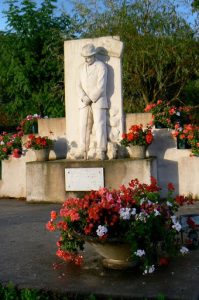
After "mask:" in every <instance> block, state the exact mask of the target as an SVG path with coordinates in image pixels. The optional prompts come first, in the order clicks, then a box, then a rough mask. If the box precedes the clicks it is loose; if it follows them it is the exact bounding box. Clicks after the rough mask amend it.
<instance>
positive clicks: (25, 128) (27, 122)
mask: <svg viewBox="0 0 199 300" xmlns="http://www.w3.org/2000/svg"><path fill="white" fill-rule="evenodd" d="M38 119H41V116H40V115H37V114H34V115H28V116H27V117H26V118H25V119H23V120H22V121H21V122H20V124H19V126H18V127H17V130H19V131H22V132H23V134H28V133H37V132H34V130H35V131H37V129H34V128H37V127H38V126H37V121H38Z"/></svg>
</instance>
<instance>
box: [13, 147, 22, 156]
mask: <svg viewBox="0 0 199 300" xmlns="http://www.w3.org/2000/svg"><path fill="white" fill-rule="evenodd" d="M12 156H13V157H15V158H19V157H21V150H20V149H17V148H16V149H14V150H13V152H12Z"/></svg>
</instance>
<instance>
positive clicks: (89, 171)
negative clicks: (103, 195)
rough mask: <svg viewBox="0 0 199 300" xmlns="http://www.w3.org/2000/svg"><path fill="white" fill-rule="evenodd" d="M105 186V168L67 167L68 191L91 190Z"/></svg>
mask: <svg viewBox="0 0 199 300" xmlns="http://www.w3.org/2000/svg"><path fill="white" fill-rule="evenodd" d="M101 187H104V172H103V168H67V169H65V189H66V191H71V192H72V191H91V190H98V189H99V188H101Z"/></svg>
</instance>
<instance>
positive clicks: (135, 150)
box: [128, 145, 146, 158]
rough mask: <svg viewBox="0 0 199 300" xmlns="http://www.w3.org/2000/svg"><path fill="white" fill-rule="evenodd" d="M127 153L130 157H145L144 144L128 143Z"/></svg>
mask: <svg viewBox="0 0 199 300" xmlns="http://www.w3.org/2000/svg"><path fill="white" fill-rule="evenodd" d="M128 153H129V156H130V157H131V158H145V157H146V146H138V145H135V146H134V145H130V146H129V147H128Z"/></svg>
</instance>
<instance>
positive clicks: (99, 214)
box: [46, 178, 190, 274]
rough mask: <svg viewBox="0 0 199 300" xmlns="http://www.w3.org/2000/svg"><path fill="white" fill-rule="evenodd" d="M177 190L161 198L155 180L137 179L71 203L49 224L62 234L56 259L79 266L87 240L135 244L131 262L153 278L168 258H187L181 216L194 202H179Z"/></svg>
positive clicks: (87, 195) (49, 226)
mask: <svg viewBox="0 0 199 300" xmlns="http://www.w3.org/2000/svg"><path fill="white" fill-rule="evenodd" d="M173 189H174V187H173V185H172V184H169V185H168V196H167V197H166V198H165V199H162V198H161V196H160V188H159V186H158V185H157V182H156V180H155V179H154V178H151V183H150V184H145V183H140V182H139V181H138V179H134V180H132V181H131V182H130V183H129V186H128V187H125V186H124V185H122V186H121V187H120V189H118V190H109V189H107V188H101V189H99V190H98V191H91V192H90V193H87V194H85V196H84V197H83V198H81V199H79V198H69V199H67V200H66V201H65V202H64V203H63V205H62V207H61V209H60V212H59V213H55V212H54V211H53V212H51V215H50V221H49V222H48V223H47V224H46V228H47V229H48V230H49V231H55V230H58V231H59V232H60V238H59V241H58V242H57V246H58V250H57V255H58V256H59V257H60V258H62V259H63V260H65V261H72V262H75V263H76V264H80V263H81V262H82V256H81V254H79V251H80V250H83V248H84V244H85V241H86V237H87V238H88V237H89V238H92V239H95V240H99V241H101V242H106V241H108V240H112V241H113V240H116V241H122V242H126V243H128V244H129V245H130V247H131V259H132V261H135V260H136V261H137V262H138V263H139V265H140V267H141V269H142V271H143V273H144V274H147V273H152V272H153V271H154V270H155V268H156V266H157V265H160V264H161V265H163V264H165V263H166V259H163V257H172V256H176V255H178V254H179V255H180V254H181V253H182V252H183V254H184V253H186V249H185V248H181V246H182V245H181V243H180V238H179V232H180V230H181V225H180V223H179V221H178V219H177V217H176V212H177V210H178V208H179V206H180V205H182V204H183V203H190V200H189V199H187V198H185V197H183V196H180V201H179V196H178V197H174V196H173ZM176 199H177V200H176ZM74 216H75V217H74ZM161 253H164V255H161ZM161 258H162V259H161ZM167 260H168V259H167Z"/></svg>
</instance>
